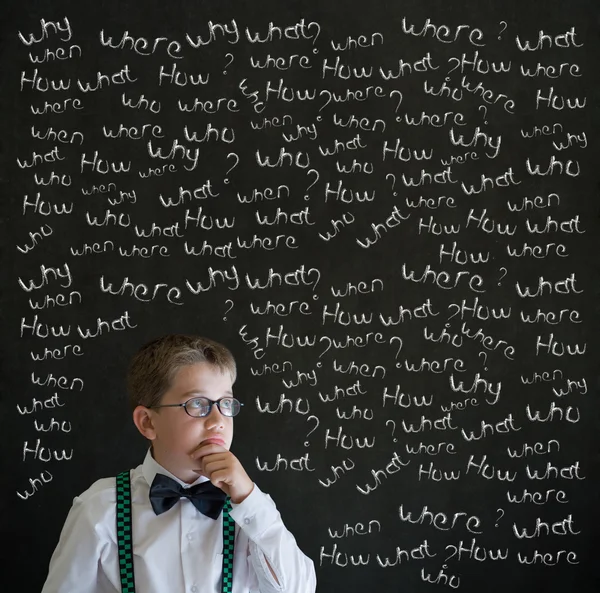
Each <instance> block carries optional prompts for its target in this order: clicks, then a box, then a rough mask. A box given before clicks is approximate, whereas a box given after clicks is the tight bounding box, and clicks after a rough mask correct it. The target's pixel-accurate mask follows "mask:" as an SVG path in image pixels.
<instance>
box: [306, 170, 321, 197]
mask: <svg viewBox="0 0 600 593" xmlns="http://www.w3.org/2000/svg"><path fill="white" fill-rule="evenodd" d="M311 173H316V174H317V178H316V179H315V180H314V181H313V182H312V183H311V184H310V185H309V186H308V187H307V188H306V193H305V194H304V199H305V200H309V199H310V196H309V195H308V190H309V189H310V188H311V187H312V186H313V185H314V184H315V183H317V181H319V172H318V171H317V170H316V169H310V170H309V171H308V173H307V174H306V176H307V177H308V176H309V175H310V174H311Z"/></svg>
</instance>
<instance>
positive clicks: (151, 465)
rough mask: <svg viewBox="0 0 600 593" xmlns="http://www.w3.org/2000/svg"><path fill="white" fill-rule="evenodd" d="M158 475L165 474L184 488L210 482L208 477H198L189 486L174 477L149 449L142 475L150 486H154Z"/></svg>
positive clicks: (143, 464)
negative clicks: (155, 477)
mask: <svg viewBox="0 0 600 593" xmlns="http://www.w3.org/2000/svg"><path fill="white" fill-rule="evenodd" d="M156 474H163V475H165V476H169V478H172V479H173V480H175V481H176V482H177V483H178V484H180V485H181V486H183V487H184V488H189V487H190V486H195V485H196V484H201V483H202V482H206V481H208V478H207V477H206V476H198V479H197V480H196V481H194V482H193V483H192V484H187V483H186V482H183V481H181V480H180V479H179V478H178V477H177V476H175V475H173V474H172V473H171V472H170V471H169V470H168V469H165V468H164V467H163V466H162V465H160V463H158V461H156V459H154V457H152V449H148V451H147V452H146V457H145V458H144V462H143V463H142V475H143V476H144V478H145V480H146V482H148V486H151V485H152V482H153V481H154V476H156Z"/></svg>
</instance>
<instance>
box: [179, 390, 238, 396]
mask: <svg viewBox="0 0 600 593" xmlns="http://www.w3.org/2000/svg"><path fill="white" fill-rule="evenodd" d="M192 393H206V390H205V389H192V390H191V391H186V392H185V393H184V394H183V395H191V394H192ZM223 393H225V394H226V395H231V396H233V391H231V389H228V390H227V391H224V392H223Z"/></svg>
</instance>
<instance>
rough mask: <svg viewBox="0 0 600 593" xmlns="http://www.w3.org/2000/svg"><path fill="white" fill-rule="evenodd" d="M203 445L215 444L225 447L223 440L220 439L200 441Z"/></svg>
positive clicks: (211, 438)
mask: <svg viewBox="0 0 600 593" xmlns="http://www.w3.org/2000/svg"><path fill="white" fill-rule="evenodd" d="M204 443H216V444H217V445H221V446H223V447H224V446H225V440H224V439H223V438H222V437H209V438H207V439H204V440H203V441H202V444H204Z"/></svg>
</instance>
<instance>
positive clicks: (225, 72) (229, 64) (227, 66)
mask: <svg viewBox="0 0 600 593" xmlns="http://www.w3.org/2000/svg"><path fill="white" fill-rule="evenodd" d="M227 56H231V62H229V63H228V64H227V65H226V66H225V70H223V74H227V68H229V66H231V64H233V54H225V57H227Z"/></svg>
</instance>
